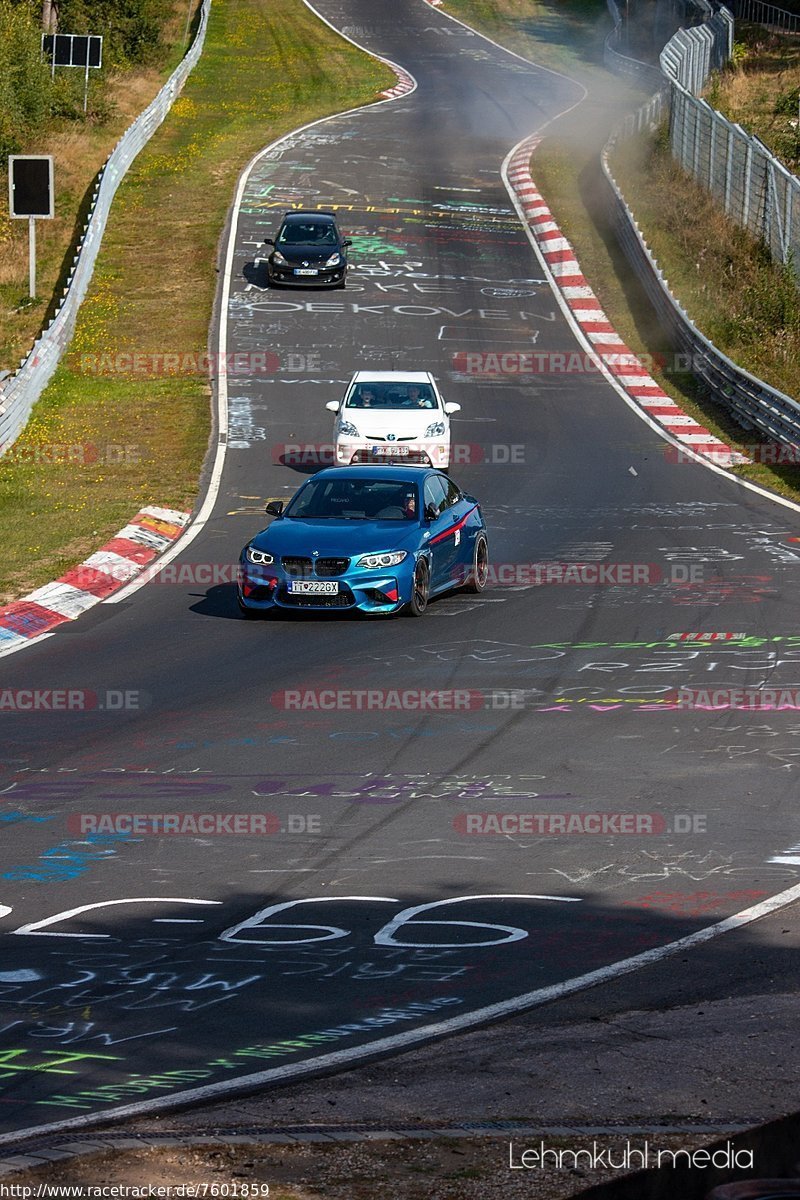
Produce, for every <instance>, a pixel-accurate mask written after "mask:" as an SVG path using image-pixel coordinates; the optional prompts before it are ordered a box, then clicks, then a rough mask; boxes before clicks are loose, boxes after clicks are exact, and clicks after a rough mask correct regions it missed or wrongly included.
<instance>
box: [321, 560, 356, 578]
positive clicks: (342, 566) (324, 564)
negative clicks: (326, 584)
mask: <svg viewBox="0 0 800 1200" xmlns="http://www.w3.org/2000/svg"><path fill="white" fill-rule="evenodd" d="M314 565H315V566H316V568H317V574H318V575H344V573H345V571H346V570H347V568H348V567H349V566H350V559H349V558H318V559H317V561H316V563H315V564H314Z"/></svg>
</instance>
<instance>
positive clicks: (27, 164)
mask: <svg viewBox="0 0 800 1200" xmlns="http://www.w3.org/2000/svg"><path fill="white" fill-rule="evenodd" d="M8 210H9V213H10V215H11V216H12V217H52V216H53V213H54V209H53V156H52V154H30V155H22V154H9V156H8Z"/></svg>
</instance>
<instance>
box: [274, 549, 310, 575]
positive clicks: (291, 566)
mask: <svg viewBox="0 0 800 1200" xmlns="http://www.w3.org/2000/svg"><path fill="white" fill-rule="evenodd" d="M281 566H282V567H283V569H284V571H285V572H286V574H287V575H295V576H297V578H298V579H305V578H307V577H308V576H309V575H311V574H313V572H312V569H311V559H310V558H295V557H293V556H289V555H284V557H283V558H282V559H281Z"/></svg>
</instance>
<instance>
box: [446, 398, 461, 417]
mask: <svg viewBox="0 0 800 1200" xmlns="http://www.w3.org/2000/svg"><path fill="white" fill-rule="evenodd" d="M444 411H445V412H446V413H447V415H448V417H449V416H452V414H453V413H457V412H461V405H460V404H454V403H453V402H452V401H451V402H450V403H449V404H445V406H444Z"/></svg>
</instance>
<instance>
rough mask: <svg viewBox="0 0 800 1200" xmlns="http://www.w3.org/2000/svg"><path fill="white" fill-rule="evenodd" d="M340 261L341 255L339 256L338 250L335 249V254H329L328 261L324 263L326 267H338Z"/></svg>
mask: <svg viewBox="0 0 800 1200" xmlns="http://www.w3.org/2000/svg"><path fill="white" fill-rule="evenodd" d="M341 261H342V256H341V254H339V252H338V250H337V252H336V253H335V254H332V255H331V256H330V258H329V259H328V261H327V262H326V263H325V266H326V267H338V265H339V263H340V262H341Z"/></svg>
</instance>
